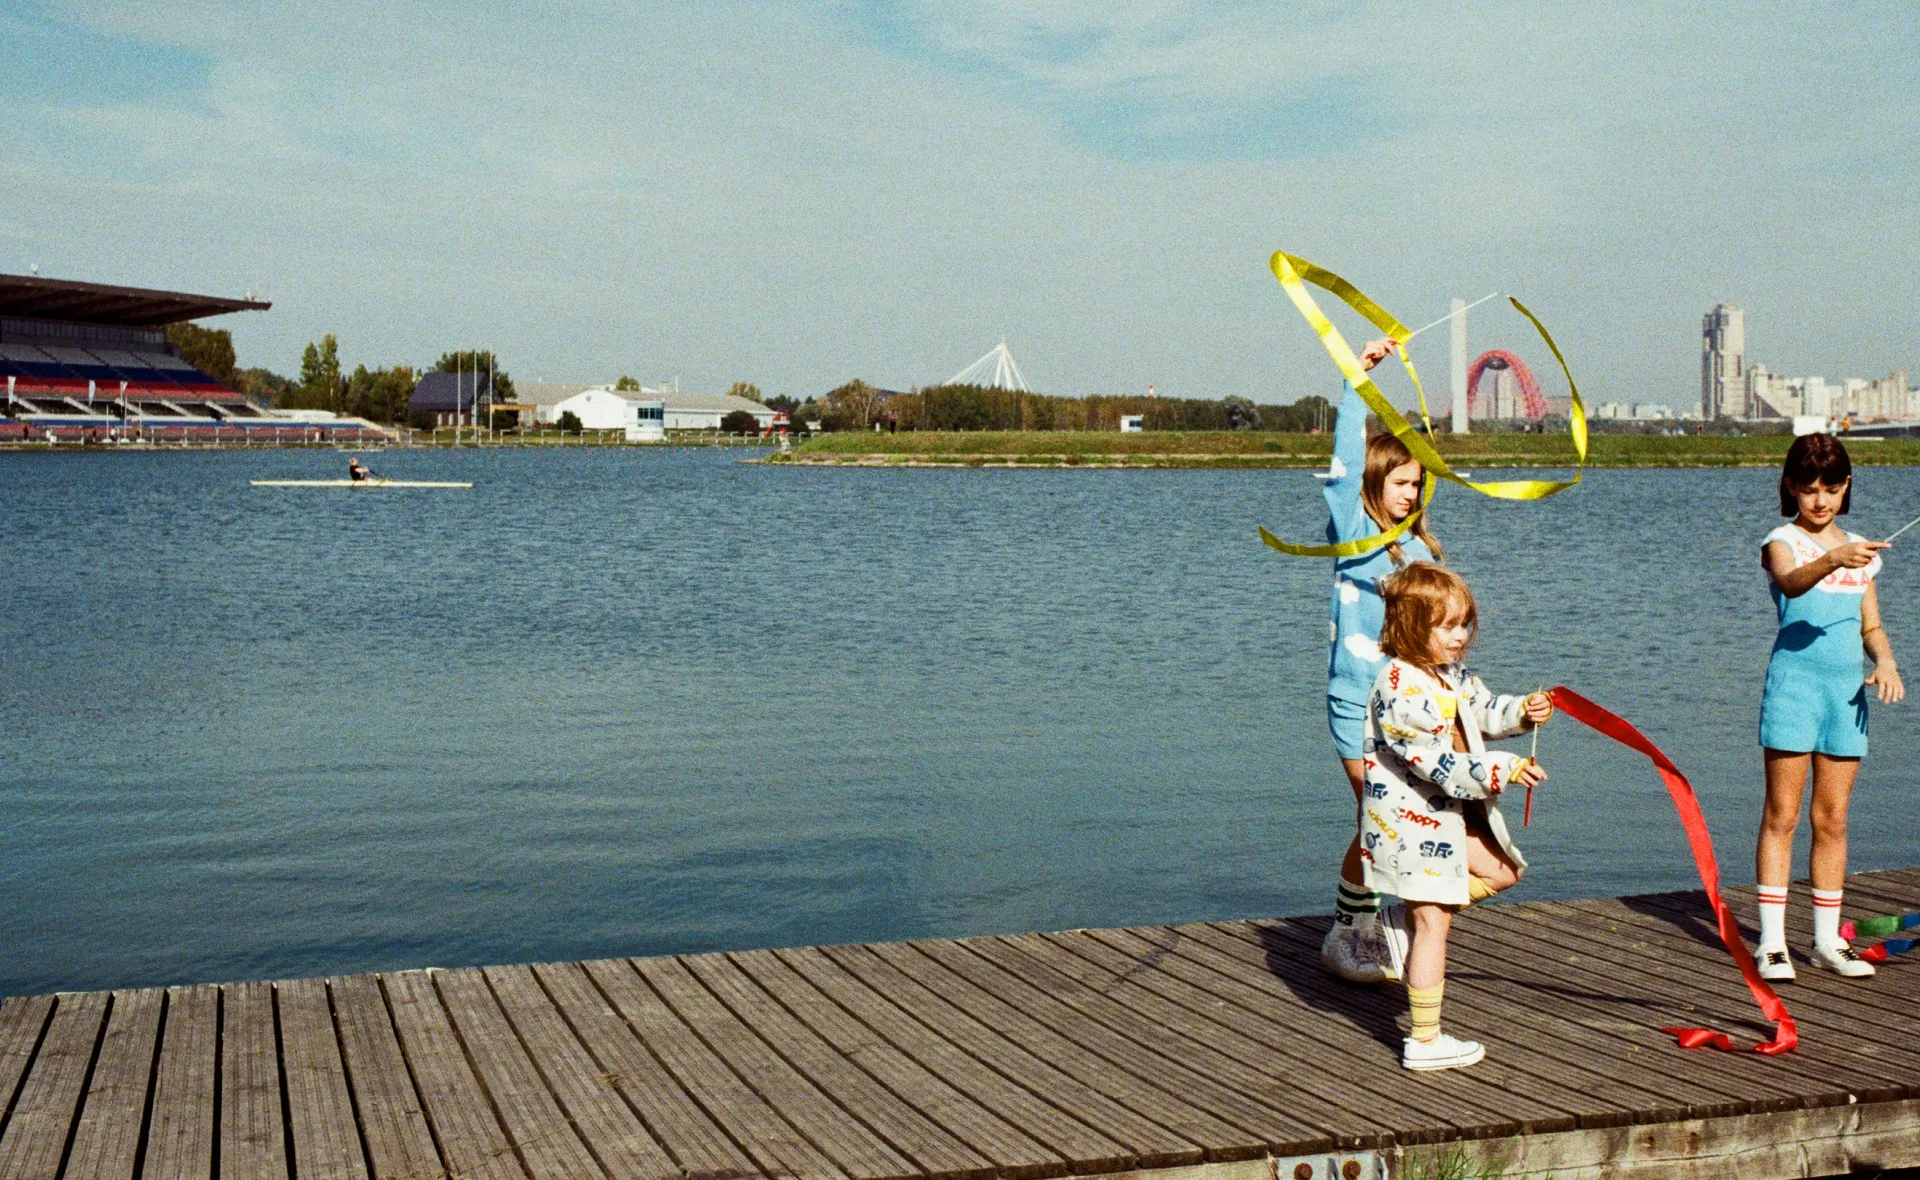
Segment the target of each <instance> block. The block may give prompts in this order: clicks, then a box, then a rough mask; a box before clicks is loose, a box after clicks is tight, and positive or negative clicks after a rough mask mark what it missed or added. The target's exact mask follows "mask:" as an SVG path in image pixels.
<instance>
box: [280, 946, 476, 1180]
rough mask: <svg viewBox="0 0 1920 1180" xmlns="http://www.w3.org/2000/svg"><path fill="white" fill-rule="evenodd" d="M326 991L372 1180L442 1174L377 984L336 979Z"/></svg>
mask: <svg viewBox="0 0 1920 1180" xmlns="http://www.w3.org/2000/svg"><path fill="white" fill-rule="evenodd" d="M327 990H328V992H329V993H330V994H331V996H332V997H333V1013H334V1021H335V1026H336V1028H337V1029H338V1031H339V1034H340V1051H341V1056H342V1058H343V1059H344V1064H345V1065H346V1069H347V1077H348V1085H349V1088H350V1090H351V1093H352V1095H353V1099H354V1101H355V1110H356V1112H357V1114H356V1118H357V1121H358V1123H359V1129H360V1133H361V1135H362V1136H363V1137H364V1141H365V1143H366V1148H367V1156H368V1159H369V1162H370V1165H371V1167H372V1171H373V1174H374V1175H375V1176H378V1177H388V1176H435V1175H440V1174H442V1173H443V1172H444V1170H445V1165H444V1164H443V1163H442V1162H441V1159H440V1151H439V1148H438V1147H437V1146H436V1145H435V1144H434V1139H433V1132H432V1131H431V1130H430V1129H429V1128H428V1126H427V1116H426V1111H425V1108H424V1107H423V1106H422V1104H421V1101H420V1093H419V1090H418V1088H417V1087H415V1085H414V1082H413V1074H412V1071H411V1070H410V1069H409V1068H408V1067H407V1059H406V1055H405V1054H404V1053H403V1052H402V1051H401V1049H400V1040H399V1036H398V1034H397V1033H396V1032H395V1031H394V1027H393V1020H392V1017H391V1015H390V1014H389V1012H388V1009H387V1001H386V997H385V996H384V995H383V994H382V993H381V991H380V981H379V980H378V979H377V978H375V977H374V976H371V975H345V976H338V977H335V978H333V979H330V980H328V981H327ZM303 1180H304V1175H303Z"/></svg>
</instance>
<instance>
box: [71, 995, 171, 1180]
mask: <svg viewBox="0 0 1920 1180" xmlns="http://www.w3.org/2000/svg"><path fill="white" fill-rule="evenodd" d="M165 1006H166V993H165V992H164V991H161V990H160V989H158V988H147V989H144V990H141V991H121V992H115V993H113V1011H112V1012H111V1013H109V1014H108V1017H107V1032H106V1035H105V1036H104V1037H102V1038H101V1040H100V1053H99V1056H98V1057H97V1059H96V1060H95V1062H94V1067H93V1077H92V1078H91V1079H90V1080H89V1081H88V1082H87V1097H86V1101H85V1103H84V1105H83V1106H82V1107H81V1110H80V1122H79V1125H78V1126H76V1127H75V1128H74V1134H73V1147H72V1149H71V1150H70V1151H69V1152H68V1153H67V1167H66V1171H65V1172H64V1173H63V1175H64V1176H65V1178H66V1180H133V1169H134V1164H135V1161H137V1160H138V1159H139V1153H140V1132H141V1130H142V1124H143V1123H144V1122H145V1119H146V1113H147V1090H148V1088H149V1087H150V1086H152V1084H153V1058H154V1049H155V1047H156V1046H157V1045H158V1044H159V1041H160V1013H161V1010H162V1009H163V1008H164V1007H165Z"/></svg>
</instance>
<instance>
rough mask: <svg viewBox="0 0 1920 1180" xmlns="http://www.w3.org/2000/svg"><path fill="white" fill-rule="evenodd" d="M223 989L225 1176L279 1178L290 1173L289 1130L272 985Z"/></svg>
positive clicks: (222, 1158) (248, 1179)
mask: <svg viewBox="0 0 1920 1180" xmlns="http://www.w3.org/2000/svg"><path fill="white" fill-rule="evenodd" d="M221 993H222V994H221V1020H220V1176H221V1180H256V1178H257V1180H275V1178H276V1177H284V1176H286V1174H287V1130H286V1126H285V1124H284V1123H282V1122H281V1117H280V1109H281V1108H280V1038H279V1034H278V1033H277V1031H276V1030H275V1028H274V1019H273V985H272V984H270V983H230V984H228V985H226V987H224V988H222V989H221Z"/></svg>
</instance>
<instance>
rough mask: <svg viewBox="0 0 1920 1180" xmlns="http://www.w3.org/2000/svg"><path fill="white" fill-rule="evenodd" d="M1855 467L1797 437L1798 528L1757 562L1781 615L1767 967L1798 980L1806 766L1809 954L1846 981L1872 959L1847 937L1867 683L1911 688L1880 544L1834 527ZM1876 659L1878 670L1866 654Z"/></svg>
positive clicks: (1865, 970)
mask: <svg viewBox="0 0 1920 1180" xmlns="http://www.w3.org/2000/svg"><path fill="white" fill-rule="evenodd" d="M1852 496H1853V464H1852V461H1851V460H1850V459H1849V458H1848V456H1847V449H1846V448H1845V447H1844V446H1842V445H1841V444H1840V441H1839V440H1838V439H1836V438H1834V437H1833V436H1832V435H1828V434H1809V435H1804V436H1802V437H1800V438H1797V439H1795V440H1794V441H1793V445H1792V446H1791V447H1790V448H1789V449H1788V451H1787V461H1786V466H1785V468H1784V470H1783V471H1782V472H1781V475H1780V515H1782V516H1792V517H1793V518H1794V519H1793V523H1791V524H1785V525H1781V526H1780V527H1779V528H1777V529H1775V530H1773V531H1772V532H1771V533H1768V534H1767V538H1766V541H1765V542H1764V543H1763V544H1762V547H1761V564H1762V565H1763V566H1764V567H1765V568H1766V571H1767V574H1768V575H1769V577H1770V578H1771V583H1770V585H1769V589H1770V590H1771V591H1772V592H1773V604H1774V608H1775V610H1776V611H1777V612H1778V614H1779V618H1780V632H1779V634H1778V635H1777V636H1776V637H1775V638H1774V641H1773V656H1772V658H1771V659H1770V660H1769V661H1768V663H1767V686H1766V691H1765V694H1764V695H1763V696H1762V698H1761V703H1760V745H1761V747H1762V754H1763V756H1764V759H1765V762H1766V772H1767V801H1766V808H1765V810H1764V812H1763V813H1762V816H1761V823H1760V842H1759V848H1758V850H1757V852H1756V854H1755V858H1754V859H1755V862H1756V876H1757V879H1758V881H1759V908H1760V951H1759V954H1758V955H1757V956H1756V957H1757V958H1758V959H1759V961H1760V974H1761V975H1763V976H1765V977H1766V978H1768V979H1773V980H1787V979H1792V978H1793V974H1794V970H1793V960H1792V958H1791V957H1790V956H1789V955H1788V953H1787V941H1786V912H1787V882H1788V880H1789V879H1790V877H1791V876H1792V871H1793V830H1794V827H1795V826H1796V825H1797V823H1798V822H1799V819H1800V801H1801V798H1802V796H1803V795H1804V794H1805V792H1806V785H1807V777H1808V773H1809V771H1811V773H1812V777H1813V805H1812V809H1811V812H1812V819H1813V855H1812V866H1811V867H1812V870H1813V871H1812V876H1813V949H1812V952H1811V954H1810V955H1809V958H1810V959H1811V961H1812V962H1813V963H1815V964H1816V965H1818V966H1821V967H1825V968H1827V969H1828V970H1831V971H1835V972H1838V973H1839V974H1841V975H1843V976H1847V977H1849V978H1859V977H1862V976H1867V975H1872V974H1873V966H1872V964H1870V963H1866V962H1864V961H1862V960H1861V959H1860V958H1859V957H1858V956H1857V955H1855V954H1854V951H1853V948H1852V947H1851V946H1850V945H1848V943H1847V940H1846V939H1844V938H1841V937H1840V902H1841V896H1842V889H1843V887H1844V886H1845V884H1846V876H1847V803H1848V800H1849V798H1850V797H1851V795H1852V792H1853V780H1854V776H1855V774H1857V773H1858V772H1859V769H1860V759H1861V758H1863V757H1865V756H1866V753H1867V686H1868V685H1872V686H1873V687H1874V688H1875V689H1876V690H1877V693H1878V695H1879V697H1880V699H1881V700H1882V701H1885V702H1892V701H1898V700H1900V699H1901V698H1902V697H1903V696H1905V695H1906V689H1905V687H1904V686H1903V685H1902V684H1901V682H1900V672H1899V670H1898V669H1897V668H1896V667H1895V666H1894V662H1893V647H1892V645H1891V644H1889V643H1888V641H1887V633H1886V630H1885V629H1884V628H1882V627H1881V625H1880V601H1879V599H1878V598H1877V597H1876V596H1875V594H1874V588H1873V579H1874V576H1875V575H1876V574H1878V573H1879V572H1880V556H1879V552H1878V551H1879V550H1882V549H1885V548H1887V543H1886V542H1884V541H1869V540H1867V539H1866V538H1865V537H1862V536H1860V535H1859V534H1858V533H1849V532H1847V531H1845V530H1843V529H1842V528H1840V527H1839V525H1838V524H1837V523H1835V518H1836V517H1838V516H1844V515H1845V514H1846V513H1847V510H1848V509H1849V508H1851V507H1852ZM1869 655H1870V656H1872V657H1873V663H1874V666H1873V672H1872V674H1871V675H1867V676H1862V675H1861V667H1860V666H1861V661H1862V659H1863V658H1864V657H1866V656H1869Z"/></svg>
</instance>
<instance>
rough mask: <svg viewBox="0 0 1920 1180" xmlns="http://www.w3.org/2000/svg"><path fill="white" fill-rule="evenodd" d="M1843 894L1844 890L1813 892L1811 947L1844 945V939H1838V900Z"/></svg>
mask: <svg viewBox="0 0 1920 1180" xmlns="http://www.w3.org/2000/svg"><path fill="white" fill-rule="evenodd" d="M1845 894H1846V890H1844V889H1816V890H1814V891H1813V945H1815V946H1832V947H1838V946H1845V945H1846V939H1844V938H1841V937H1840V899H1841V897H1843V896H1845Z"/></svg>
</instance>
